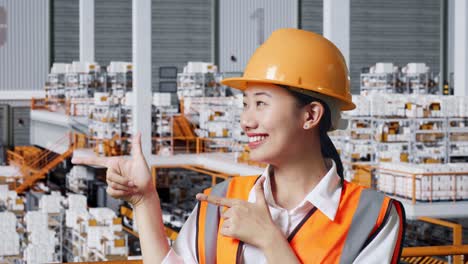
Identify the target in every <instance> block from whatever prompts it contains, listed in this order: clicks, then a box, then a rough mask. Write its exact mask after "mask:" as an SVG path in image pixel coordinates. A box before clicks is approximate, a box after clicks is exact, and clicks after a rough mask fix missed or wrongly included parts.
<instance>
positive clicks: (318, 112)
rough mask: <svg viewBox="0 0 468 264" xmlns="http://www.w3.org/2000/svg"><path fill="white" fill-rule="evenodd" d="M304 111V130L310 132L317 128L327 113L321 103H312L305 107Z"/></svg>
mask: <svg viewBox="0 0 468 264" xmlns="http://www.w3.org/2000/svg"><path fill="white" fill-rule="evenodd" d="M304 110H305V111H304V123H303V128H304V129H305V130H309V129H311V128H314V127H317V126H318V125H319V123H320V120H321V119H322V116H323V114H324V111H325V108H324V107H323V105H322V104H321V103H319V102H311V103H310V104H308V105H306V106H305V107H304Z"/></svg>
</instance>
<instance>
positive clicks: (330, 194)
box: [248, 159, 342, 221]
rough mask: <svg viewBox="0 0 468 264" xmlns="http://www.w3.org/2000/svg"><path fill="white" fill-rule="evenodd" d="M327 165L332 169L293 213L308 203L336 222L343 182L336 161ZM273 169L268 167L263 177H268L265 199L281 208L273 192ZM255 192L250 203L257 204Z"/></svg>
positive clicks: (251, 194)
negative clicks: (271, 178) (271, 177)
mask: <svg viewBox="0 0 468 264" xmlns="http://www.w3.org/2000/svg"><path fill="white" fill-rule="evenodd" d="M326 161H327V164H331V166H328V167H330V169H329V170H328V172H327V173H326V174H325V176H324V177H323V178H322V179H321V180H320V182H319V183H318V184H317V185H316V186H315V187H314V188H313V189H312V190H311V191H310V192H309V193H308V194H307V195H306V197H305V198H304V200H303V201H302V202H301V203H300V204H299V205H298V206H297V207H296V208H295V209H293V210H292V211H294V210H296V209H297V208H299V207H302V206H304V204H305V203H306V202H309V203H311V204H312V205H313V206H315V207H317V209H318V210H320V211H321V212H322V213H323V214H324V215H326V216H327V217H328V218H329V219H330V220H331V221H333V220H335V216H336V212H337V210H338V206H339V203H340V198H341V188H342V187H341V180H340V176H339V175H338V173H337V171H336V164H335V161H333V160H332V159H328V160H326ZM271 172H272V171H271V168H270V166H268V167H267V168H266V169H265V170H264V172H263V173H262V175H261V177H266V179H265V181H264V183H263V190H264V194H265V199H266V201H267V203H268V204H269V205H270V206H272V207H277V208H279V206H278V205H277V204H276V202H275V199H274V197H273V193H272V191H271V181H270V175H271ZM255 200H256V198H255V190H254V189H252V190H251V191H250V193H249V199H248V201H249V202H255Z"/></svg>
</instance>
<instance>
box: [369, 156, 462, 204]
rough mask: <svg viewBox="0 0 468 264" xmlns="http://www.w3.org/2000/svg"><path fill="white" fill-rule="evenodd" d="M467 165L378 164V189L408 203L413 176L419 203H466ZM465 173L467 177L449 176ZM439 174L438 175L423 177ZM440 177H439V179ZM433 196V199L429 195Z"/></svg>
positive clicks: (411, 190) (410, 196)
mask: <svg viewBox="0 0 468 264" xmlns="http://www.w3.org/2000/svg"><path fill="white" fill-rule="evenodd" d="M466 168H468V164H467V163H454V164H407V163H398V162H397V163H381V164H380V169H379V170H377V172H376V174H377V175H376V176H377V179H378V180H377V189H379V190H381V191H383V192H386V193H389V194H395V195H397V196H402V197H405V198H408V199H411V198H412V193H413V189H412V186H413V181H412V174H415V175H416V189H415V198H416V200H418V201H423V202H427V201H431V200H432V201H448V200H454V199H458V200H465V199H468V192H467V190H468V181H467V179H468V172H467V171H466ZM454 172H455V173H460V172H464V173H466V174H467V175H455V174H451V173H454ZM428 173H438V174H437V175H422V174H428ZM439 174H440V175H439ZM431 192H432V195H431Z"/></svg>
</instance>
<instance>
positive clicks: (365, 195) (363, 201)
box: [340, 189, 385, 263]
mask: <svg viewBox="0 0 468 264" xmlns="http://www.w3.org/2000/svg"><path fill="white" fill-rule="evenodd" d="M384 198H385V196H384V195H383V194H382V193H379V192H376V191H373V190H370V189H364V190H362V192H361V197H360V198H359V205H358V208H357V209H356V212H355V213H354V216H353V220H352V222H351V227H350V228H349V231H348V235H347V236H346V242H345V245H344V247H343V251H342V253H341V260H340V263H352V262H353V260H354V259H355V258H356V257H357V256H358V254H359V252H361V249H362V247H363V245H364V242H365V241H366V239H367V237H368V236H369V234H370V233H371V231H372V229H374V226H375V223H376V222H377V218H378V217H379V214H380V211H381V207H382V202H383V200H384Z"/></svg>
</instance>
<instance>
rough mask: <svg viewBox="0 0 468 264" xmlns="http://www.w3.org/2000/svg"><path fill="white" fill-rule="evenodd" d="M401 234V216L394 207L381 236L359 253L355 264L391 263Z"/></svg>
mask: <svg viewBox="0 0 468 264" xmlns="http://www.w3.org/2000/svg"><path fill="white" fill-rule="evenodd" d="M399 233H400V216H399V215H398V212H397V210H396V209H395V207H394V206H392V209H391V211H390V215H389V216H388V221H387V223H386V224H385V226H384V227H383V228H382V229H381V230H380V232H379V234H378V235H377V236H376V237H375V238H374V239H373V240H372V241H371V242H370V243H369V244H368V245H367V246H366V247H365V248H364V249H363V250H362V251H361V253H359V255H358V256H357V257H356V259H355V260H354V262H353V263H355V264H359V263H391V261H392V257H393V253H394V252H395V250H399V249H396V248H395V246H396V244H397V240H398V236H399Z"/></svg>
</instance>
